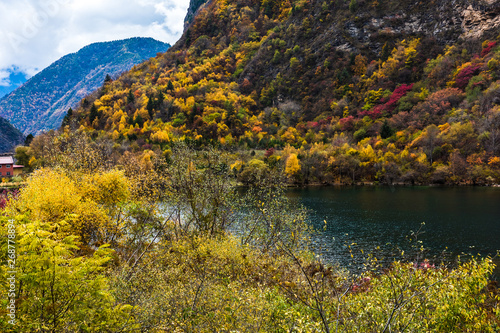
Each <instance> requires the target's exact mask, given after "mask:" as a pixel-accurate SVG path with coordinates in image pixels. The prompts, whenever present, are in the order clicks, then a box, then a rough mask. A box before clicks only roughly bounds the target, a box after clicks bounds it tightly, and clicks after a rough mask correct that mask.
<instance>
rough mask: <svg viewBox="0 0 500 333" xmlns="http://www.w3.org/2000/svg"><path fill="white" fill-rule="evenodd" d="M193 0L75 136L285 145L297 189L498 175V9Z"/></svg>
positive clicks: (78, 113)
mask: <svg viewBox="0 0 500 333" xmlns="http://www.w3.org/2000/svg"><path fill="white" fill-rule="evenodd" d="M191 4H192V5H193V6H192V10H191V12H193V13H196V15H195V16H194V18H193V19H192V20H189V19H188V21H187V22H188V24H187V27H186V29H185V32H184V34H183V36H182V38H181V39H180V40H179V41H178V42H177V43H176V44H175V45H174V46H173V47H172V48H171V49H170V50H169V51H168V52H166V53H165V54H164V55H162V56H160V57H157V58H153V59H150V60H149V61H147V62H145V63H143V64H141V65H138V66H136V67H135V68H134V69H133V70H132V71H129V72H128V73H125V74H124V75H123V76H122V77H120V78H119V79H118V80H116V81H114V82H112V83H110V84H109V85H106V86H105V87H102V88H101V89H99V91H97V92H96V93H94V94H93V95H91V96H88V97H87V99H86V104H85V105H83V104H82V105H81V106H80V107H79V108H78V109H77V110H75V112H74V114H73V116H72V123H73V127H74V128H80V127H82V126H83V127H84V128H87V129H88V130H89V131H98V132H99V133H101V134H102V135H106V133H107V135H108V136H110V137H112V138H113V140H116V141H118V142H120V143H130V142H131V141H135V142H136V144H134V147H137V145H138V146H139V147H142V148H143V149H151V148H152V147H156V149H158V148H161V149H163V150H165V149H169V148H168V146H169V145H170V143H171V142H172V141H178V140H185V141H189V142H191V143H192V144H195V145H199V146H204V145H219V146H222V147H227V148H231V147H233V148H234V147H241V148H245V147H246V148H261V149H266V148H278V149H279V148H284V147H288V146H289V147H291V148H287V152H288V153H289V152H290V151H294V149H295V151H296V153H297V156H299V160H300V163H301V164H300V165H301V168H295V170H300V172H299V173H298V174H300V176H297V177H296V179H297V181H304V180H311V179H312V180H314V181H319V182H322V181H330V180H331V179H337V178H345V177H347V178H349V177H350V178H351V179H352V181H354V179H356V178H358V179H359V178H361V179H364V180H367V181H373V180H382V179H385V180H387V181H388V182H393V181H411V182H414V181H418V182H427V181H429V182H442V181H444V179H447V180H446V181H448V179H455V180H456V181H458V180H460V181H462V180H463V181H470V182H476V181H478V179H481V181H482V182H484V181H485V179H496V177H497V178H498V179H500V173H499V172H500V81H499V80H498V78H500V47H499V46H498V42H499V40H498V39H497V38H498V37H497V36H498V29H499V27H500V15H499V14H500V4H499V3H498V2H496V1H489V0H482V1H469V0H454V1H430V2H425V4H424V3H423V2H416V1H410V0H397V1H396V0H384V1H380V0H379V1H368V0H351V1H340V0H339V1H319V0H310V1H304V0H293V1H289V0H288V1H285V0H283V1H279V0H275V1H257V0H238V1H233V2H230V3H229V2H227V1H223V0H211V1H209V2H207V3H206V4H204V5H200V3H199V2H195V1H192V2H191ZM189 22H190V23H189ZM290 149H291V150H290ZM288 153H287V154H288ZM497 169H498V170H497ZM346 170H350V173H346ZM321 175H329V176H328V177H323V180H322V176H321Z"/></svg>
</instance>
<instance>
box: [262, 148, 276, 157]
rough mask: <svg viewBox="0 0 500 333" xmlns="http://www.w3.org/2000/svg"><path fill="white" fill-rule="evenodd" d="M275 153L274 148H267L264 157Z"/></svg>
mask: <svg viewBox="0 0 500 333" xmlns="http://www.w3.org/2000/svg"><path fill="white" fill-rule="evenodd" d="M273 154H274V148H269V149H267V150H266V152H265V153H264V157H265V158H268V157H269V156H272V155H273Z"/></svg>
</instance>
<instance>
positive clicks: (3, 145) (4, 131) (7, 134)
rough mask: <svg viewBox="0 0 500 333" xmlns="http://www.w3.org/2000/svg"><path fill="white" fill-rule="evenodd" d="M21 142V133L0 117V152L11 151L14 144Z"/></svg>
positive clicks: (22, 139) (22, 138) (22, 137)
mask: <svg viewBox="0 0 500 333" xmlns="http://www.w3.org/2000/svg"><path fill="white" fill-rule="evenodd" d="M23 142H24V136H23V134H22V133H21V132H20V131H19V130H17V129H16V128H14V127H13V126H12V125H11V124H10V123H9V122H8V121H7V120H5V119H4V118H2V117H0V154H1V153H6V152H11V151H13V148H14V147H15V146H17V145H19V144H21V143H23Z"/></svg>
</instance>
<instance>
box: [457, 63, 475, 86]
mask: <svg viewBox="0 0 500 333" xmlns="http://www.w3.org/2000/svg"><path fill="white" fill-rule="evenodd" d="M480 70H481V66H480V65H470V66H467V67H465V68H464V69H462V70H461V71H460V72H459V73H458V74H457V77H456V79H455V85H456V86H457V87H458V88H460V89H462V90H464V89H465V87H467V85H468V84H469V81H470V79H471V78H472V77H473V76H475V75H477V74H478V73H479V71H480Z"/></svg>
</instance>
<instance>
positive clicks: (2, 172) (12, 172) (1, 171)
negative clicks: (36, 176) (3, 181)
mask: <svg viewBox="0 0 500 333" xmlns="http://www.w3.org/2000/svg"><path fill="white" fill-rule="evenodd" d="M23 168H24V166H23V165H15V164H14V157H12V156H8V155H7V156H0V177H13V176H19V175H21V174H22V173H23Z"/></svg>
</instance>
